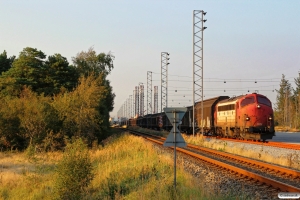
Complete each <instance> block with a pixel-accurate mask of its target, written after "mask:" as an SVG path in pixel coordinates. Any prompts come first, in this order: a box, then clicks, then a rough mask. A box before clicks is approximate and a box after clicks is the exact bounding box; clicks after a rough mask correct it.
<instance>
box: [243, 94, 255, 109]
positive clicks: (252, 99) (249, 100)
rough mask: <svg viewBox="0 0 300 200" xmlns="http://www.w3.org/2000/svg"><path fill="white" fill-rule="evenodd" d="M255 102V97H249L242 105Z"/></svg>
mask: <svg viewBox="0 0 300 200" xmlns="http://www.w3.org/2000/svg"><path fill="white" fill-rule="evenodd" d="M251 103H254V97H253V96H252V97H247V98H245V99H244V100H243V101H242V102H241V107H244V106H246V105H248V104H251Z"/></svg>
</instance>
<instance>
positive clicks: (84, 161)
mask: <svg viewBox="0 0 300 200" xmlns="http://www.w3.org/2000/svg"><path fill="white" fill-rule="evenodd" d="M93 177H94V175H93V173H92V163H91V160H90V157H89V153H88V148H87V146H86V145H85V144H84V143H83V141H82V140H81V139H77V140H75V141H74V142H73V143H69V144H67V147H66V150H65V152H64V154H63V158H62V160H61V161H60V162H59V163H58V166H57V169H56V179H55V183H54V191H55V194H56V195H55V197H56V198H57V199H80V198H81V197H82V194H83V193H84V192H85V191H86V188H87V186H88V185H89V183H90V182H91V180H92V179H93Z"/></svg>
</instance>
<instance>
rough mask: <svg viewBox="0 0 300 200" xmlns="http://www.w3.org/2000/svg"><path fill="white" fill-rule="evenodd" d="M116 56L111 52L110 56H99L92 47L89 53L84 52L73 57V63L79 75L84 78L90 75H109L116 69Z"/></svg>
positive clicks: (101, 54) (102, 54)
mask: <svg viewBox="0 0 300 200" xmlns="http://www.w3.org/2000/svg"><path fill="white" fill-rule="evenodd" d="M114 58H115V57H114V56H113V55H112V54H111V53H110V52H109V53H108V54H105V53H100V54H98V55H97V53H96V51H95V50H94V49H93V48H92V47H91V48H89V50H88V51H87V52H85V51H82V52H80V53H78V54H77V56H76V57H73V58H72V60H73V63H74V65H75V67H76V69H77V70H78V73H79V74H80V75H83V76H88V75H89V74H92V73H93V74H94V75H96V76H97V75H99V74H101V73H102V74H105V75H108V74H109V73H110V72H111V70H112V69H113V68H114V65H113V60H114Z"/></svg>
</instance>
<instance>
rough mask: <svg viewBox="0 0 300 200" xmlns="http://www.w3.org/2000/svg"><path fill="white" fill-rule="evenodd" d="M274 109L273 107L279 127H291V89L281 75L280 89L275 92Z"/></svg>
mask: <svg viewBox="0 0 300 200" xmlns="http://www.w3.org/2000/svg"><path fill="white" fill-rule="evenodd" d="M276 92H277V97H276V107H275V119H276V120H277V122H278V125H280V126H291V119H292V117H291V112H290V111H291V106H290V104H291V99H292V98H291V97H292V87H291V84H290V83H289V81H288V80H287V79H286V78H285V75H284V74H282V78H281V81H280V88H279V90H276Z"/></svg>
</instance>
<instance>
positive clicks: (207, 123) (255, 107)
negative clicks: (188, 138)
mask: <svg viewBox="0 0 300 200" xmlns="http://www.w3.org/2000/svg"><path fill="white" fill-rule="evenodd" d="M201 104H202V102H197V103H196V104H195V106H194V107H195V113H194V121H195V122H194V123H195V125H194V127H195V130H196V133H201V134H203V135H212V136H219V137H230V138H238V139H250V140H261V141H265V140H267V139H272V137H273V136H275V130H274V115H273V109H272V104H271V101H270V100H269V99H268V98H267V97H266V96H264V95H261V94H257V93H252V94H246V95H240V96H235V97H231V98H230V97H228V96H218V97H214V98H211V99H207V100H204V101H203V117H202V114H201V113H202V106H201ZM123 123H126V124H127V125H128V126H140V127H143V128H150V129H156V130H168V131H169V130H171V128H172V124H171V123H170V122H169V120H168V118H167V117H166V115H165V113H164V112H163V113H156V114H148V115H145V116H143V117H141V116H140V117H136V118H132V119H129V120H127V121H124V122H123ZM192 123H193V106H190V107H187V112H186V113H185V115H184V117H183V119H182V121H181V124H180V126H179V128H180V130H181V132H185V133H187V134H190V133H192V130H193V126H192V125H193V124H192ZM202 130H203V131H202Z"/></svg>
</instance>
